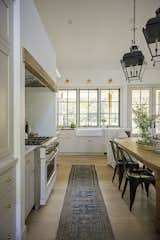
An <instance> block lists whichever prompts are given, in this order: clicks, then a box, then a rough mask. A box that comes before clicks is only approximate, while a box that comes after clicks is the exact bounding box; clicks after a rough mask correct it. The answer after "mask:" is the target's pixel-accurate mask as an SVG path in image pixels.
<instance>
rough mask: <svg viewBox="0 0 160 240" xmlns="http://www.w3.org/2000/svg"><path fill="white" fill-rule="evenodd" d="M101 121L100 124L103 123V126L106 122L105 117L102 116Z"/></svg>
mask: <svg viewBox="0 0 160 240" xmlns="http://www.w3.org/2000/svg"><path fill="white" fill-rule="evenodd" d="M101 122H102V124H103V125H102V126H103V127H105V123H106V122H107V119H105V118H102V119H101Z"/></svg>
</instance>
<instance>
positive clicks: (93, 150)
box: [59, 129, 105, 154]
mask: <svg viewBox="0 0 160 240" xmlns="http://www.w3.org/2000/svg"><path fill="white" fill-rule="evenodd" d="M59 151H60V153H61V154H63V153H64V154H65V153H73V154H85V153H86V154H103V153H104V152H105V139H104V135H103V136H89V137H87V136H76V132H75V130H72V129H70V130H61V132H60V148H59Z"/></svg>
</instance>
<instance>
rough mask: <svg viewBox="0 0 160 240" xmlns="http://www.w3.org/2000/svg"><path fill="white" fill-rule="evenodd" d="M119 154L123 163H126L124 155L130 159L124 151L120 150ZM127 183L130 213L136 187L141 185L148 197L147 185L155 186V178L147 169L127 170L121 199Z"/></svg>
mask: <svg viewBox="0 0 160 240" xmlns="http://www.w3.org/2000/svg"><path fill="white" fill-rule="evenodd" d="M120 151H121V154H122V155H123V159H124V161H127V160H126V159H125V157H126V155H127V156H129V157H130V158H131V155H130V154H129V153H128V152H127V151H126V150H124V149H122V148H121V149H120ZM128 182H129V185H130V207H129V209H130V211H131V210H132V206H133V203H134V200H135V196H136V190H137V187H138V186H139V185H140V184H141V186H143V184H144V186H145V190H146V193H147V197H148V195H149V185H150V184H153V185H154V186H155V177H154V174H153V172H152V171H151V170H150V169H148V168H144V167H143V168H139V169H135V168H129V169H128V170H127V172H126V180H125V185H124V189H123V192H122V198H123V196H124V194H125V192H126V188H127V184H128Z"/></svg>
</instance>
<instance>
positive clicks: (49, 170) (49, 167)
mask: <svg viewBox="0 0 160 240" xmlns="http://www.w3.org/2000/svg"><path fill="white" fill-rule="evenodd" d="M50 155H51V154H50ZM56 155H57V154H56V152H54V153H53V154H52V156H51V157H50V158H49V159H48V160H47V161H46V176H47V184H48V183H49V182H50V180H51V179H52V176H53V175H54V173H55V170H56Z"/></svg>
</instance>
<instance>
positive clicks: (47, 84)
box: [0, 0, 160, 240]
mask: <svg viewBox="0 0 160 240" xmlns="http://www.w3.org/2000/svg"><path fill="white" fill-rule="evenodd" d="M54 4H55V5H54ZM158 7H159V0H154V1H149V0H147V3H146V1H144V0H140V1H139V3H138V1H137V9H136V12H137V15H138V17H137V29H138V30H137V41H138V45H140V48H142V50H143V52H144V53H145V56H146V59H147V62H148V66H147V67H146V70H145V72H144V76H143V80H142V82H131V83H128V82H127V81H126V80H125V75H124V74H123V71H122V69H121V66H120V59H121V58H122V56H123V54H124V52H125V51H126V48H127V47H128V45H127V44H129V43H130V40H131V38H132V37H131V36H130V32H129V30H130V29H131V28H132V27H131V22H133V19H131V16H132V1H125V0H123V1H122V3H118V2H111V1H107V2H105V1H102V5H101V4H100V3H99V2H98V1H93V2H92V3H91V1H90V0H89V1H86V2H85V4H84V3H83V1H82V2H81V3H80V2H79V3H77V2H76V3H75V2H73V1H69V2H68V3H66V2H65V1H53V2H52V1H42V0H14V1H12V0H0V17H1V19H2V20H1V21H0V62H1V64H0V72H1V79H0V100H1V101H0V108H1V112H2V114H1V116H0V137H1V141H0V180H1V181H0V192H1V195H0V210H1V212H2V216H4V218H1V220H0V239H2V240H5V239H12V240H21V239H29V240H30V239H52V238H54V237H56V232H57V229H58V224H59V220H60V215H61V210H62V207H63V200H64V199H65V198H64V197H65V192H66V189H67V182H68V179H69V173H70V170H71V168H72V165H81V164H82V165H85V166H86V165H95V166H96V170H97V175H98V179H99V184H100V188H101V190H102V195H103V198H104V200H105V205H106V206H107V211H108V213H109V218H110V220H111V223H112V227H113V232H114V233H115V236H116V239H125V237H126V236H127V237H128V234H130V233H131V234H130V235H131V236H132V235H133V236H135V235H136V238H137V239H141V237H143V236H146V239H147V240H148V239H152V237H157V233H155V227H154V224H153V222H154V218H153V216H154V211H155V209H156V208H155V191H154V188H151V195H150V196H149V197H148V199H146V198H145V196H143V195H145V194H143V192H142V193H141V191H140V190H141V189H139V191H138V197H137V199H138V200H137V199H136V200H137V201H136V200H135V208H134V210H133V212H129V210H128V199H127V198H126V199H121V191H118V189H117V182H116V181H115V183H111V178H112V174H113V168H112V167H114V166H115V162H114V158H113V154H112V150H111V146H110V140H112V139H113V138H117V137H119V138H124V137H125V138H126V137H127V136H128V135H127V134H129V135H130V132H131V130H132V133H133V134H136V126H135V124H134V121H133V113H132V108H133V107H134V103H135V102H138V103H139V105H141V104H143V103H144V102H145V103H146V104H147V109H149V111H150V113H152V114H159V106H160V100H159V99H160V98H159V96H160V85H159V65H158V64H157V65H156V66H155V67H153V64H152V62H151V61H150V58H151V57H150V52H149V51H148V48H147V44H146V42H145V38H144V36H143V35H142V27H144V26H145V23H146V22H147V20H148V19H149V18H151V17H153V16H154V10H156V9H157V8H158ZM77 9H78V10H77ZM86 9H87V10H86ZM142 10H143V11H142ZM113 12H116V14H117V19H119V24H121V26H120V25H117V20H114V21H113ZM142 12H143V14H142ZM77 13H78V14H77ZM99 16H101V18H100V17H99ZM124 16H125V17H124ZM126 19H127V20H126ZM111 24H113V26H112V27H111ZM113 29H115V32H114V31H113ZM106 30H107V31H106ZM84 36H85V37H84ZM102 36H103V37H102ZM120 36H125V38H121V37H120ZM157 44H159V42H158V43H157ZM113 46H114V47H113ZM158 46H159V45H158ZM106 56H107V57H106ZM57 68H58V69H60V73H61V76H60V74H59V73H58V70H57ZM156 124H157V125H156ZM154 125H155V126H156V129H155V126H153V128H154V129H153V130H155V131H157V133H158V131H159V127H157V126H158V122H156V123H154ZM106 153H107V154H106ZM111 166H112V167H111ZM87 171H88V170H87ZM94 177H95V175H94ZM77 189H78V188H77ZM75 192H76V189H75ZM82 195H83V192H82ZM141 200H142V202H141ZM68 206H69V207H70V204H68ZM117 209H118V210H117ZM83 210H84V209H83ZM80 212H83V211H80ZM102 212H103V213H104V212H105V211H102ZM102 215H103V214H102ZM140 215H141V216H140ZM83 217H84V216H83ZM66 219H67V218H66ZM72 219H74V218H72ZM92 219H93V218H91V219H90V222H92ZM82 220H83V221H84V222H86V221H87V223H88V224H89V221H88V220H86V219H82ZM83 221H82V224H84V223H83ZM127 224H128V225H127ZM73 225H74V224H73ZM86 225H87V224H86ZM102 225H103V224H101V226H102ZM44 226H45V227H44ZM75 226H76V224H75ZM95 226H99V225H98V224H95ZM45 228H46V229H45ZM126 228H127V229H128V232H126ZM95 229H96V227H95ZM62 232H63V231H62ZM158 237H159V235H158ZM77 239H78V238H77ZM155 239H156V238H155ZM157 239H158V238H157ZM96 240H97V239H96Z"/></svg>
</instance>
